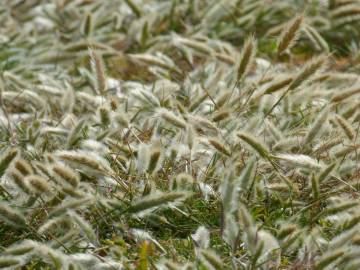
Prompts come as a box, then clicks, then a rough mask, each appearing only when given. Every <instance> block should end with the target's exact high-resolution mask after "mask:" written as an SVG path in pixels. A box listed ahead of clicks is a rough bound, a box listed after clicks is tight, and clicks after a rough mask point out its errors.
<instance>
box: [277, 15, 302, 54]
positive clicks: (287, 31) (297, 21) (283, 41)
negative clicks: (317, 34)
mask: <svg viewBox="0 0 360 270" xmlns="http://www.w3.org/2000/svg"><path fill="white" fill-rule="evenodd" d="M303 19H304V17H303V15H299V16H297V17H295V18H294V19H293V20H291V21H290V22H289V23H288V24H287V25H286V26H285V27H284V29H283V30H282V31H281V35H280V37H279V40H278V55H281V54H283V53H284V52H285V51H286V50H287V49H290V48H291V47H292V46H293V45H294V43H295V41H296V39H297V36H298V34H299V30H300V28H301V26H302V22H303Z"/></svg>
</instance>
